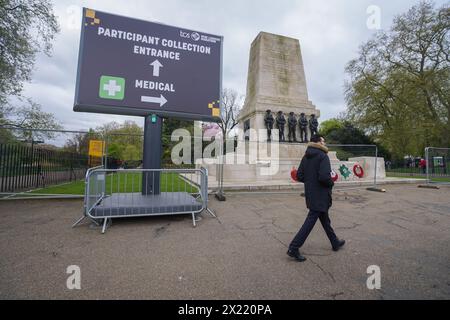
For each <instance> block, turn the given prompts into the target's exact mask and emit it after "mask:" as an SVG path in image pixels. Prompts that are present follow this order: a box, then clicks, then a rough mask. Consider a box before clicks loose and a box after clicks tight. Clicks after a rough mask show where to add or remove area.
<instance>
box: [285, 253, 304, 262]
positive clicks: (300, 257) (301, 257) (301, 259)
mask: <svg viewBox="0 0 450 320" xmlns="http://www.w3.org/2000/svg"><path fill="white" fill-rule="evenodd" d="M286 253H287V255H288V256H289V257H292V258H294V259H295V260H297V261H299V262H303V261H305V260H306V258H305V257H304V256H302V255H301V254H300V252H299V251H298V250H296V251H294V250H288V251H287V252H286Z"/></svg>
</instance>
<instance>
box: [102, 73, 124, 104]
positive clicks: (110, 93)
mask: <svg viewBox="0 0 450 320" xmlns="http://www.w3.org/2000/svg"><path fill="white" fill-rule="evenodd" d="M98 94H99V96H100V98H103V99H114V100H123V98H124V96H125V79H124V78H119V77H111V76H101V77H100V89H99V93H98Z"/></svg>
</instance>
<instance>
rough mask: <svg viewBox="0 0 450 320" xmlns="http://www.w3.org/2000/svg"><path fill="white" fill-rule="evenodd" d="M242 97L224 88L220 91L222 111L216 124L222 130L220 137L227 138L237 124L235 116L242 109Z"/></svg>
mask: <svg viewBox="0 0 450 320" xmlns="http://www.w3.org/2000/svg"><path fill="white" fill-rule="evenodd" d="M243 98H244V97H243V96H242V95H239V94H238V93H237V92H236V91H235V90H233V89H227V88H225V89H224V90H223V91H222V95H221V102H222V109H221V111H220V118H221V121H220V122H219V123H218V125H219V127H220V129H221V130H222V136H223V137H225V138H226V137H227V136H228V134H229V132H230V131H231V130H232V129H233V128H234V127H236V125H237V124H238V121H237V116H238V115H239V112H240V110H241V108H242V101H243Z"/></svg>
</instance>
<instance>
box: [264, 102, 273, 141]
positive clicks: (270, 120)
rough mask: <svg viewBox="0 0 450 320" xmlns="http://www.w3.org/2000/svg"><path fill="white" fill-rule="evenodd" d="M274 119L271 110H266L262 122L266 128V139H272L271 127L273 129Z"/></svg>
mask: <svg viewBox="0 0 450 320" xmlns="http://www.w3.org/2000/svg"><path fill="white" fill-rule="evenodd" d="M274 121H275V119H274V118H273V115H272V111H271V110H269V109H268V110H266V115H265V116H264V124H265V125H266V128H267V141H269V142H270V141H272V129H273V122H274Z"/></svg>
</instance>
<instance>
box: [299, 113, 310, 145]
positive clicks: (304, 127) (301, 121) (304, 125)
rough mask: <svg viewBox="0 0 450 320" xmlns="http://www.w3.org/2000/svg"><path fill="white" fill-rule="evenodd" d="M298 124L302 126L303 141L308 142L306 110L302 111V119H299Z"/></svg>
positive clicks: (301, 138) (301, 136)
mask: <svg viewBox="0 0 450 320" xmlns="http://www.w3.org/2000/svg"><path fill="white" fill-rule="evenodd" d="M298 126H299V127H300V140H301V142H308V119H306V116H305V113H304V112H302V113H300V119H298ZM303 137H304V138H303Z"/></svg>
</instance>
